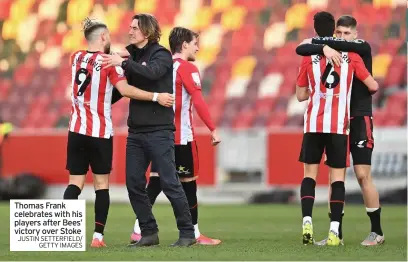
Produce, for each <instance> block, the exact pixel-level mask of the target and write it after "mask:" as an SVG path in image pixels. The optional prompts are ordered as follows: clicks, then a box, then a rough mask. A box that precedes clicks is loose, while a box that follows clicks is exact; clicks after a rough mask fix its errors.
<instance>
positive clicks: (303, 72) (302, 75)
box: [296, 56, 310, 87]
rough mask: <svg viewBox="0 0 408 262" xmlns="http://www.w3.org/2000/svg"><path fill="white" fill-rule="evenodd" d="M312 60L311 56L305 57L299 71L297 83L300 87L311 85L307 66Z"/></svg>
mask: <svg viewBox="0 0 408 262" xmlns="http://www.w3.org/2000/svg"><path fill="white" fill-rule="evenodd" d="M309 62H310V56H309V57H303V60H302V63H301V65H300V68H299V73H298V76H297V80H296V85H297V86H299V87H306V86H309V78H308V77H307V68H308V65H309Z"/></svg>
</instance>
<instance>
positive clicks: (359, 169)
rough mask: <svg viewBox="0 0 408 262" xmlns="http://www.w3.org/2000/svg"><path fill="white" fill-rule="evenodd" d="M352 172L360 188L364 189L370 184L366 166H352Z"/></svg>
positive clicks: (368, 167) (369, 173)
mask: <svg viewBox="0 0 408 262" xmlns="http://www.w3.org/2000/svg"><path fill="white" fill-rule="evenodd" d="M354 172H355V174H356V177H357V181H358V183H359V184H360V186H362V187H364V186H367V185H369V184H370V183H371V171H370V166H368V165H358V166H357V165H356V166H354Z"/></svg>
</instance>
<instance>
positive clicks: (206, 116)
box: [180, 65, 221, 146]
mask: <svg viewBox="0 0 408 262" xmlns="http://www.w3.org/2000/svg"><path fill="white" fill-rule="evenodd" d="M180 75H181V79H182V81H183V86H184V88H185V89H186V90H187V92H188V93H189V94H190V96H191V100H192V102H193V105H194V107H195V109H196V111H197V114H198V116H199V117H200V118H201V120H202V121H203V122H204V124H205V125H206V126H207V128H208V129H209V130H210V131H211V143H212V145H213V146H216V145H218V144H219V143H220V142H221V139H220V137H219V136H218V133H217V130H216V128H215V125H214V123H213V121H212V119H211V116H210V112H209V110H208V106H207V103H206V102H205V101H204V97H203V94H202V92H201V79H200V73H199V72H198V69H197V68H196V67H195V66H194V65H191V68H188V69H187V70H185V71H184V70H183V71H181V72H180Z"/></svg>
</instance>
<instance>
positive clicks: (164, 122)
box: [103, 14, 196, 247]
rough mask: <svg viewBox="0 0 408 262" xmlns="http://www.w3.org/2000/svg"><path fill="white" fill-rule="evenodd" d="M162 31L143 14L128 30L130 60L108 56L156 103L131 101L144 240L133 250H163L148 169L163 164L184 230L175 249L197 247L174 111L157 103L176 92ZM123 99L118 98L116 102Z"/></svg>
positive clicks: (131, 172)
mask: <svg viewBox="0 0 408 262" xmlns="http://www.w3.org/2000/svg"><path fill="white" fill-rule="evenodd" d="M160 34H161V33H160V27H159V25H158V22H157V20H156V18H155V17H154V16H151V15H148V14H138V15H135V16H134V17H133V19H132V24H131V25H130V29H129V37H130V43H131V44H130V45H129V46H127V47H126V49H127V51H128V52H129V55H130V56H129V58H128V59H123V58H121V57H120V56H119V54H113V55H106V56H105V57H104V61H103V63H104V64H106V66H117V65H120V66H121V67H122V68H123V69H124V70H125V76H126V78H127V80H128V82H129V84H130V85H134V86H138V87H139V88H140V89H143V90H146V91H150V92H155V96H154V97H153V101H151V102H148V101H143V102H142V101H138V100H130V104H129V117H128V127H129V136H128V138H127V145H126V187H127V189H128V193H129V199H130V202H131V204H132V207H133V210H134V212H135V214H136V215H137V218H138V219H139V224H140V227H141V231H142V238H141V239H140V241H139V242H137V243H134V244H132V246H136V247H138V246H151V245H158V244H159V238H158V234H157V233H158V226H157V223H156V220H155V218H154V216H153V213H152V207H151V204H150V201H149V198H148V197H147V194H146V189H145V188H146V177H145V174H146V170H147V168H148V166H149V164H150V162H151V161H154V162H155V163H157V164H158V166H159V167H158V168H159V169H160V170H159V172H160V180H161V185H162V188H163V192H164V194H165V195H166V196H167V198H168V199H169V200H170V203H171V205H172V207H173V210H174V214H175V216H176V220H177V227H178V229H179V231H180V235H179V240H178V241H177V242H176V243H174V244H173V246H190V245H192V244H195V242H196V240H195V237H194V227H193V224H192V220H191V214H190V210H189V206H188V202H187V198H186V195H185V193H184V191H183V188H182V186H181V183H180V180H179V179H178V176H177V172H176V165H175V155H174V131H175V126H174V111H173V109H172V108H165V107H162V106H160V105H159V104H157V103H155V101H156V98H157V93H159V92H167V93H171V94H172V93H173V60H172V57H171V53H170V51H169V50H167V49H166V48H164V47H163V46H161V45H159V44H158V41H159V39H160ZM119 98H120V97H119V96H118V95H117V93H116V94H115V97H114V98H113V100H112V102H115V101H116V100H118V99H119Z"/></svg>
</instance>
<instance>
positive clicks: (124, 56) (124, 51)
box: [111, 50, 130, 58]
mask: <svg viewBox="0 0 408 262" xmlns="http://www.w3.org/2000/svg"><path fill="white" fill-rule="evenodd" d="M112 54H118V55H119V56H120V57H122V58H128V57H129V56H130V53H129V52H128V51H127V50H121V51H118V52H112V53H111V55H112Z"/></svg>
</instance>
